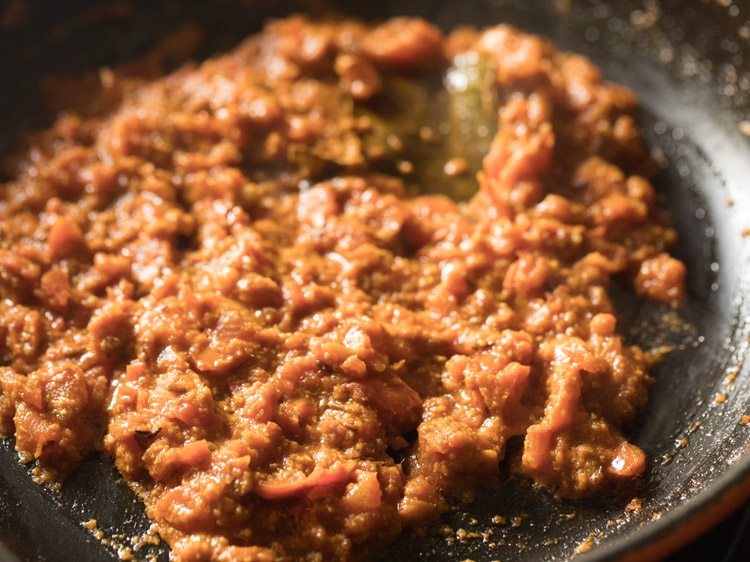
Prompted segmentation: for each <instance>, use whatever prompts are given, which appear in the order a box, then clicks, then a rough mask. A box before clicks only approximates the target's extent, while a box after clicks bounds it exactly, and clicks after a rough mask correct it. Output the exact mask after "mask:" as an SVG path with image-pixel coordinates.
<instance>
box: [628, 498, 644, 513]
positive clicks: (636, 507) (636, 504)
mask: <svg viewBox="0 0 750 562" xmlns="http://www.w3.org/2000/svg"><path fill="white" fill-rule="evenodd" d="M641 509H643V500H641V498H633V499H632V500H630V503H628V505H626V506H625V511H626V512H628V513H630V512H633V511H640V510H641Z"/></svg>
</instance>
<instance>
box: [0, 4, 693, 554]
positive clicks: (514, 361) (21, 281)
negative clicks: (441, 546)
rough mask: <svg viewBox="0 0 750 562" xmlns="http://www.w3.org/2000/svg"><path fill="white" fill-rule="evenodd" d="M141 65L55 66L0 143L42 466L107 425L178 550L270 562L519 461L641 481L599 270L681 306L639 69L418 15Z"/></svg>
mask: <svg viewBox="0 0 750 562" xmlns="http://www.w3.org/2000/svg"><path fill="white" fill-rule="evenodd" d="M172 48H174V45H173V46H172ZM139 68H140V69H141V70H146V71H147V73H151V74H152V73H153V69H154V66H153V59H151V60H150V63H149V64H146V65H145V66H140V67H139V65H137V64H135V65H131V66H130V67H128V68H127V69H126V70H123V71H118V70H109V71H104V72H101V73H99V74H98V75H96V76H93V77H91V76H90V77H86V78H83V79H82V80H81V81H79V82H75V81H70V80H68V81H58V82H51V83H49V84H48V86H47V88H46V91H45V94H46V95H47V96H48V97H49V98H50V100H51V101H56V102H59V101H60V100H61V99H63V98H64V99H65V100H66V102H67V107H65V108H63V110H62V111H61V112H60V113H59V114H58V117H57V119H56V121H55V123H54V124H53V126H52V127H51V128H50V129H48V130H46V131H41V132H38V133H33V134H31V135H30V136H29V137H28V138H27V139H26V141H25V143H24V144H23V145H22V146H21V147H19V149H18V151H17V152H16V153H15V155H14V156H13V157H12V158H11V160H10V161H9V163H8V166H7V168H8V169H9V171H10V175H11V176H12V177H13V178H14V179H13V181H11V182H10V183H8V184H7V185H6V186H5V189H4V191H3V196H2V199H0V228H2V232H3V237H2V240H1V241H0V296H2V299H3V300H2V302H1V303H0V319H1V320H2V322H1V323H0V326H2V329H1V330H0V355H1V356H2V360H3V367H2V368H0V430H2V431H3V432H4V433H6V434H13V435H15V437H16V447H17V449H18V451H19V454H20V455H21V458H22V459H23V460H24V461H26V462H36V463H38V465H39V467H41V468H40V470H41V471H42V472H40V477H41V478H42V479H47V480H52V479H54V478H57V477H58V476H60V475H63V474H64V473H65V472H66V471H69V470H71V469H73V468H74V467H75V466H76V465H77V463H78V462H79V461H80V460H81V459H82V458H84V457H85V456H86V455H88V454H89V453H90V452H92V451H94V450H97V449H100V448H101V449H103V450H104V451H105V453H106V454H108V455H109V456H110V457H111V458H112V459H113V462H114V464H115V466H116V467H117V469H118V470H119V471H120V473H121V474H122V475H123V477H124V478H125V479H126V481H128V483H129V484H130V485H131V486H132V487H133V489H134V490H135V491H136V493H137V494H138V495H139V497H140V498H141V499H142V500H143V502H144V503H145V505H146V510H147V514H148V515H149V517H150V518H151V519H152V520H154V522H155V523H156V525H157V528H158V532H159V534H160V535H161V536H162V537H163V538H164V539H165V540H166V541H167V543H168V544H169V545H170V547H171V548H172V553H173V558H174V559H175V560H178V561H183V562H187V561H198V560H224V559H247V560H254V561H258V562H263V561H266V560H269V561H270V560H278V559H300V558H304V559H305V560H309V561H318V560H349V559H352V558H357V557H359V556H361V555H363V553H365V552H366V550H367V548H368V546H369V545H372V544H382V542H383V541H387V540H391V539H393V538H395V537H396V536H397V535H398V534H399V533H400V532H401V531H402V530H404V529H406V528H421V527H422V526H424V525H425V524H429V523H431V522H434V521H435V520H436V518H438V517H439V516H440V514H442V513H444V512H446V511H447V510H448V506H449V500H450V498H451V497H453V495H454V494H456V493H457V492H460V491H461V490H465V489H466V486H467V485H468V484H470V483H471V482H474V481H476V480H479V479H481V480H486V479H490V480H492V479H496V478H497V477H498V475H499V466H500V465H501V463H505V464H507V465H509V468H510V470H511V472H512V473H514V474H516V475H518V476H520V477H523V478H527V479H529V480H531V481H532V482H534V483H535V485H537V486H540V487H544V488H546V489H549V490H551V491H552V492H553V493H555V494H558V495H559V496H561V497H568V498H577V497H583V496H588V495H592V494H597V493H599V492H602V491H606V490H608V489H610V488H611V487H612V486H615V485H618V484H620V483H627V482H628V481H630V480H632V479H634V478H638V477H639V476H640V475H641V474H642V473H643V471H644V469H645V466H646V458H645V455H644V453H643V451H641V449H639V448H638V447H637V446H635V445H634V444H632V443H630V442H628V440H627V439H626V437H625V435H624V432H625V431H626V429H627V427H628V426H629V424H630V423H631V422H632V421H633V420H634V419H635V417H636V416H637V415H638V414H639V412H640V411H641V409H642V407H643V405H644V404H645V401H646V399H647V394H648V388H649V386H650V384H651V377H650V376H649V374H648V372H649V369H650V367H651V366H652V363H653V357H652V356H651V355H650V354H649V353H646V352H645V351H643V350H641V349H640V348H638V347H637V346H630V345H627V344H626V343H625V342H624V341H623V338H622V336H621V334H620V331H619V327H618V317H617V314H616V311H615V310H614V307H613V305H612V302H611V300H610V297H609V295H608V292H607V289H608V287H609V284H610V280H611V278H612V277H613V276H622V277H625V278H627V279H629V280H630V282H631V283H632V285H633V287H634V289H635V291H636V292H637V294H638V295H639V296H640V297H642V298H646V299H654V300H657V301H660V302H665V303H671V304H677V303H679V302H680V301H681V300H682V299H683V298H684V295H685V286H684V278H685V266H684V265H683V264H682V263H681V262H680V261H678V260H677V259H675V258H673V257H671V256H670V255H669V253H668V250H669V246H670V245H671V244H672V243H673V242H674V241H675V239H676V233H675V231H674V230H673V229H672V228H671V226H670V225H669V222H668V221H667V219H666V218H665V216H664V215H663V214H662V213H661V212H660V210H659V208H658V206H657V203H656V195H655V192H654V189H653V186H652V185H651V183H650V181H649V179H648V177H649V175H650V174H651V173H652V172H654V171H655V169H656V168H655V166H654V165H653V162H652V161H651V159H650V158H649V156H648V151H647V148H646V146H645V144H644V142H643V139H642V135H641V132H640V129H639V128H638V126H637V125H636V122H635V119H634V113H635V111H636V109H637V100H636V99H635V96H634V95H633V93H632V92H630V91H629V90H628V89H627V88H624V87H622V86H618V85H614V84H610V83H607V82H605V81H604V80H603V79H602V76H601V74H600V72H599V71H598V69H597V68H596V67H595V66H594V65H593V64H592V63H591V62H589V61H588V60H587V59H585V58H583V57H581V56H577V55H572V54H566V53H561V52H558V51H557V50H555V49H554V47H553V46H552V45H551V44H549V43H548V42H546V41H544V40H543V39H541V38H538V37H535V36H531V35H527V34H524V33H521V32H519V31H517V30H515V29H513V28H511V27H508V26H502V25H501V26H497V27H494V28H490V29H487V30H481V31H478V30H474V29H469V28H462V29H459V30H457V31H456V32H454V33H452V34H451V35H449V36H444V35H443V34H442V33H441V32H440V31H439V30H438V29H437V28H435V27H433V26H432V25H430V24H428V23H427V22H425V21H423V20H419V19H412V18H397V19H393V20H390V21H388V22H385V23H383V24H380V25H375V26H367V25H365V24H363V23H360V22H356V21H347V20H344V21H339V22H335V23H330V22H328V23H326V22H311V21H308V20H306V19H304V18H302V17H292V18H288V19H285V20H280V21H276V22H273V23H270V24H268V25H267V26H266V28H265V29H264V31H263V32H262V33H261V34H259V35H258V36H255V37H252V38H250V39H248V40H247V41H246V42H245V43H243V44H242V45H240V46H239V47H238V48H237V49H236V50H234V51H233V52H231V53H229V54H226V55H224V56H220V57H217V58H214V59H211V60H209V61H206V62H204V63H203V64H200V65H194V66H186V67H183V68H181V69H179V70H177V71H176V72H174V73H173V74H170V75H167V76H165V77H163V78H158V79H154V77H153V76H149V77H148V78H143V77H141V76H139V75H138V70H139ZM443 76H445V77H446V82H445V83H444V82H442V77H443ZM436 80H437V82H438V89H439V95H438V94H435V91H434V90H430V87H428V86H426V85H425V84H434V83H435V81H436ZM56 88H58V89H60V91H59V92H58V91H56ZM57 94H59V95H57ZM63 94H64V95H63ZM433 98H434V103H433V102H432V101H429V100H432V99H433ZM488 116H489V118H488ZM480 123H481V125H480ZM446 124H447V126H444V125H446ZM465 124H468V128H467V127H464V129H467V130H462V125H465ZM480 126H481V127H484V129H483V133H482V134H479V131H480ZM435 131H437V133H435ZM490 131H491V133H490ZM495 131H497V132H495ZM477 146H480V147H482V152H481V153H479V152H478V151H477ZM446 149H449V150H454V153H453V154H450V157H451V158H455V159H456V160H451V159H450V158H449V159H448V160H446V159H445V154H444V151H445V150H446ZM438 153H439V155H440V159H438V160H437V161H436V162H433V164H436V166H435V167H434V169H433V168H430V166H428V160H427V159H426V158H425V155H429V154H433V155H434V154H438ZM446 162H448V163H451V162H452V165H451V166H447V164H446ZM446 167H447V168H448V169H447V170H446V169H445V168H446ZM469 171H471V173H469ZM472 186H473V187H474V189H473V190H474V191H477V193H476V194H474V195H471V194H470V193H467V189H468V188H471V187H472ZM439 187H445V189H447V190H448V193H450V195H452V196H453V198H449V197H446V196H444V195H440V194H437V193H436V191H440V189H438V188H439ZM454 187H455V188H456V189H455V191H454V190H453V188H454ZM459 188H460V189H459ZM418 192H422V193H429V194H427V195H425V194H422V195H420V194H418ZM456 199H461V200H463V199H466V201H465V202H458V201H456ZM514 438H515V439H517V440H518V441H519V444H520V445H521V450H520V454H518V455H515V456H512V455H511V456H510V457H511V458H508V459H506V458H505V456H506V444H507V443H508V441H509V440H510V439H514ZM498 493H502V490H500V491H499V492H498ZM524 519H525V517H524V516H523V515H519V516H515V517H511V518H510V523H511V527H519V526H521V525H522V524H523V521H524ZM468 527H469V528H468V529H466V528H459V529H458V530H457V531H456V532H455V539H454V540H459V541H462V540H468V539H471V538H477V539H481V540H485V537H487V538H488V537H490V535H487V534H486V533H482V532H479V531H477V530H476V529H473V528H472V527H473V525H472V524H471V523H470V522H469V525H468ZM92 529H94V530H95V529H96V524H95V522H94V524H93V527H92ZM474 535H476V536H474ZM591 541H593V537H592V538H591ZM591 544H593V542H591ZM121 546H122V548H121V549H120V551H121V554H122V556H124V557H127V556H131V555H132V547H131V546H128V545H125V544H124V543H123V544H122V545H121ZM589 547H590V545H589ZM118 548H119V547H118ZM580 548H585V546H583V545H582V546H581V547H579V549H580Z"/></svg>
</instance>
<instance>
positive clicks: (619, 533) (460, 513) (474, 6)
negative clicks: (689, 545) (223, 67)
mask: <svg viewBox="0 0 750 562" xmlns="http://www.w3.org/2000/svg"><path fill="white" fill-rule="evenodd" d="M10 3H14V4H16V6H13V7H12V10H15V12H14V11H12V10H10V14H11V16H12V17H4V18H2V19H1V20H0V108H1V109H0V152H6V151H7V150H8V148H9V147H10V146H12V144H13V142H14V141H15V140H16V139H18V137H19V136H20V135H21V134H23V132H25V131H27V130H29V129H32V128H34V127H39V126H43V125H44V124H45V119H48V117H45V116H44V114H43V113H42V112H41V110H40V109H39V107H38V97H37V91H38V81H39V79H40V78H42V77H44V76H47V75H49V74H57V75H59V74H76V73H79V72H81V71H84V70H86V69H92V68H96V67H98V66H101V65H105V64H113V63H116V62H118V61H124V60H128V59H129V58H133V57H134V56H137V55H138V54H140V53H142V52H143V51H145V50H146V49H147V48H148V47H149V46H151V45H152V44H153V43H154V42H155V41H156V40H157V39H158V38H159V37H161V36H163V34H164V33H165V32H168V31H169V30H174V29H178V28H179V27H181V26H184V25H185V24H199V25H200V26H202V28H203V29H204V30H205V40H204V42H203V46H202V52H201V53H200V56H207V55H210V54H211V53H213V52H217V51H220V50H224V49H228V48H231V47H232V46H233V45H234V44H235V43H237V42H238V41H239V40H240V39H241V38H243V37H244V36H246V35H248V34H250V33H253V32H255V31H257V30H258V29H259V28H260V27H261V26H262V24H263V22H264V21H265V20H266V19H267V18H268V17H276V16H283V15H285V14H288V13H290V12H292V11H313V12H314V11H320V10H321V9H323V10H325V9H329V8H330V5H331V4H335V7H336V8H337V9H338V10H340V11H342V12H344V13H351V14H354V15H357V16H362V17H367V18H384V17H388V16H392V15H402V14H415V15H420V16H423V17H426V18H427V19H429V20H431V21H433V22H435V23H436V24H438V25H439V26H441V27H443V28H445V29H450V28H452V27H455V26H456V25H459V24H462V23H470V24H475V25H478V26H480V27H485V26H488V25H493V24H496V23H501V22H506V23H511V24H513V25H516V26H518V27H520V28H522V29H524V30H527V31H530V32H533V33H538V34H541V35H544V36H546V37H548V38H550V39H551V40H553V41H554V42H555V43H556V44H557V45H558V46H559V47H560V48H563V49H566V50H571V51H577V52H580V53H582V54H585V55H587V56H588V57H590V58H591V59H593V61H594V62H595V63H596V64H597V65H599V66H600V67H601V68H602V69H603V71H604V74H605V75H606V76H607V77H608V78H609V79H611V80H614V81H617V82H621V83H624V84H626V85H628V86H629V87H631V88H633V89H634V90H635V91H636V92H637V94H638V96H639V97H640V99H641V102H642V105H643V112H642V115H641V125H642V126H643V128H644V131H645V134H646V137H647V140H648V142H649V144H650V146H651V147H652V148H653V151H654V155H655V157H656V159H657V161H659V162H661V163H662V164H663V170H662V172H661V173H660V174H659V176H658V177H657V179H656V181H655V185H656V187H657V189H658V191H659V193H660V194H661V195H662V196H663V199H664V201H663V205H664V206H665V207H666V208H667V209H668V210H669V211H670V213H671V215H672V220H673V222H674V224H675V226H676V227H677V229H678V231H679V233H680V242H679V244H678V246H677V248H676V249H675V250H674V253H675V254H676V255H677V256H678V257H679V258H680V259H682V260H684V261H685V262H686V263H687V265H688V270H689V289H690V300H689V303H688V304H687V305H686V306H685V307H683V308H682V309H680V310H671V309H668V308H663V307H660V306H658V305H655V304H649V303H643V302H640V301H638V300H636V299H635V298H634V297H633V296H632V295H631V294H630V293H629V292H628V290H627V289H625V288H622V289H621V290H618V289H617V288H615V289H614V290H615V291H617V296H616V300H617V302H618V304H619V306H620V308H621V310H622V314H623V315H624V316H625V317H626V318H627V321H628V324H629V326H630V337H631V339H632V341H633V342H635V343H639V344H640V345H642V346H644V347H646V348H650V347H654V346H657V345H662V344H670V345H673V346H674V348H675V351H674V352H672V353H671V354H669V355H668V356H667V357H666V358H665V359H664V360H663V361H662V362H661V363H660V364H659V365H658V367H657V368H656V369H655V373H654V374H655V376H656V379H657V382H656V384H655V386H654V388H653V390H652V393H651V398H650V401H649V404H648V408H647V410H646V411H645V412H644V413H643V415H642V417H641V419H640V420H639V423H638V425H637V426H636V427H634V428H633V430H632V437H633V439H634V440H635V442H636V443H637V444H638V445H640V446H641V447H642V448H643V449H644V450H645V451H646V453H647V454H648V457H649V459H650V467H649V470H648V474H647V476H646V477H645V478H644V479H643V480H642V481H641V482H638V483H636V484H634V485H633V487H632V489H630V490H628V491H627V493H625V494H624V495H623V494H616V495H615V494H613V495H611V496H607V497H599V498H595V499H593V500H589V501H586V502H560V501H559V500H556V499H554V498H552V497H551V496H549V495H546V494H544V493H542V492H539V491H535V490H533V489H532V488H531V487H529V486H528V485H527V484H526V483H524V482H519V481H516V480H508V481H507V482H503V483H502V484H501V485H500V486H494V487H491V488H490V487H487V488H483V489H480V490H479V492H478V494H477V498H476V501H474V502H473V503H471V504H468V505H461V506H459V507H458V508H457V509H456V510H455V511H452V512H451V513H449V514H448V515H447V516H446V517H445V521H444V525H443V526H442V528H441V527H438V528H437V529H436V530H435V531H433V532H428V533H426V534H423V535H419V536H417V535H414V534H411V533H408V532H407V533H405V534H404V535H403V536H402V537H401V538H400V539H399V540H398V541H396V542H395V543H394V544H392V545H384V546H383V547H382V548H381V549H377V550H376V551H375V552H374V557H375V558H376V559H378V560H389V559H396V560H415V561H418V560H446V561H449V560H455V561H460V560H466V559H472V560H477V561H484V560H487V561H490V560H503V561H510V560H514V561H532V560H533V561H541V560H545V561H552V560H567V559H569V558H571V557H576V558H577V559H578V558H580V559H581V560H582V561H586V562H589V561H593V560H620V559H629V560H648V559H657V558H660V557H663V556H665V555H666V554H668V553H669V552H670V551H672V550H674V549H675V548H677V547H678V546H680V545H681V544H683V543H684V542H686V541H688V540H690V539H691V538H693V537H694V536H696V535H697V534H699V533H701V532H702V531H704V530H705V529H706V528H708V527H709V526H710V525H712V524H713V523H715V522H717V521H718V520H719V519H720V518H721V517H723V516H724V515H726V514H727V513H729V512H730V511H731V510H732V509H733V508H735V507H737V506H738V505H739V504H740V503H741V502H743V501H745V500H746V499H747V498H748V497H750V424H748V423H743V420H742V418H743V416H745V415H750V362H748V361H747V359H748V358H749V357H750V351H749V349H748V348H749V346H750V342H749V340H748V336H749V335H750V324H749V323H748V319H749V318H750V230H747V229H750V121H745V120H750V4H748V3H747V2H746V1H745V0H741V1H738V2H736V3H735V4H732V2H731V1H730V0H716V1H709V0H703V1H698V0H695V1H690V0H661V1H656V0H645V1H644V0H617V1H616V2H615V1H613V2H596V1H593V0H580V1H576V0H570V1H569V0H557V1H552V0H549V1H542V0H538V1H535V0H527V1H524V0H494V1H493V0H490V1H485V0H476V1H472V0H463V1H460V2H456V1H447V0H446V1H438V0H422V1H419V0H379V1H377V2H367V3H364V2H338V3H336V2H333V3H331V2H327V3H322V2H310V3H305V4H302V3H296V2H290V1H283V0H282V1H278V0H277V1H275V2H270V1H268V2H263V1H254V2H253V1H245V2H242V1H239V0H234V1H233V0H223V1H215V2H212V1H206V0H204V1H200V0H194V1H188V0H185V1H179V2H178V1H164V2H156V1H144V2H138V1H133V2H130V3H124V2H121V1H118V2H95V1H89V2H84V1H70V0H58V1H56V2H48V1H47V2H44V1H41V0H39V1H34V0H29V1H27V2H24V3H22V4H21V3H18V2H5V3H3V2H0V8H2V9H1V10H0V13H4V14H5V15H6V16H7V14H8V13H9V9H6V8H8V4H10ZM321 4H325V6H324V7H323V8H321ZM19 6H20V8H19ZM19 10H20V11H19ZM175 62H179V61H175ZM743 131H744V133H743ZM743 231H744V234H745V235H744V236H743ZM730 379H733V382H730ZM718 395H721V396H720V397H719V399H718V400H717V396H718ZM722 397H724V398H725V399H724V400H723V401H722ZM634 498H636V499H637V501H636V502H633V501H632V500H633V499H634ZM638 504H639V505H640V509H632V508H633V507H636V506H637V505H638ZM626 508H627V509H626ZM495 516H502V517H503V518H505V519H506V520H507V523H506V524H504V525H499V524H497V521H500V519H498V518H496V517H495ZM90 519H96V520H97V524H98V525H97V528H98V529H100V530H101V531H102V533H103V537H104V541H103V542H102V541H100V540H99V539H97V538H95V537H94V536H93V535H92V533H91V532H90V531H89V530H87V529H85V528H84V527H83V526H82V525H81V524H82V523H83V522H85V521H88V520H90ZM493 519H494V521H495V522H493ZM148 527H149V522H148V520H147V519H146V518H145V516H144V514H143V509H142V507H141V505H140V504H139V503H138V501H137V500H136V499H135V496H134V495H133V494H132V492H130V490H129V489H128V488H127V486H126V485H125V484H124V483H123V482H122V481H121V480H120V479H119V478H118V476H117V473H116V472H115V471H114V469H113V468H112V467H111V465H110V463H109V462H108V461H107V460H105V459H103V458H101V457H98V456H94V457H92V458H90V459H88V460H86V461H85V462H84V463H83V464H82V465H81V466H80V468H79V469H77V470H76V471H75V472H73V473H72V474H71V475H70V476H69V477H68V479H67V480H66V481H65V483H64V484H63V485H62V487H61V488H60V489H59V490H53V489H50V488H42V487H39V486H37V485H35V484H34V483H33V482H32V480H31V477H30V474H29V470H28V469H27V468H26V467H24V466H22V465H20V464H19V463H18V461H17V458H16V455H15V452H14V449H13V442H12V440H7V439H6V440H0V560H9V561H10V560H13V561H15V560H24V561H25V560H49V561H55V562H67V561H74V562H80V561H85V560H86V561H87V560H97V561H98V560H118V559H119V558H118V555H119V554H123V553H125V552H126V551H125V548H126V547H132V544H131V540H130V538H131V537H132V536H134V535H139V534H142V533H144V532H145V531H146V530H147V529H148ZM581 545H583V547H582V546H581ZM589 546H590V547H591V548H590V550H589V551H588V552H583V551H585V550H587V548H588V547H589ZM147 555H150V556H153V557H155V558H156V559H158V560H167V559H168V556H169V554H168V549H167V548H166V547H165V546H163V545H159V546H148V547H145V548H143V549H141V550H139V551H138V552H137V553H136V557H137V558H144V559H145V558H146V556H147ZM749 559H750V554H749Z"/></svg>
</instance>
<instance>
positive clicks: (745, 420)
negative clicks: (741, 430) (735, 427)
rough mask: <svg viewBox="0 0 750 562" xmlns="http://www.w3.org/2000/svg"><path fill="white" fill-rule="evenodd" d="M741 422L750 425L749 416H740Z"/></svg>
mask: <svg viewBox="0 0 750 562" xmlns="http://www.w3.org/2000/svg"><path fill="white" fill-rule="evenodd" d="M741 421H742V423H744V424H745V425H747V424H749V423H750V416H748V415H745V416H742V420H741Z"/></svg>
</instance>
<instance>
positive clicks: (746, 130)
mask: <svg viewBox="0 0 750 562" xmlns="http://www.w3.org/2000/svg"><path fill="white" fill-rule="evenodd" d="M737 128H738V129H739V130H740V133H742V134H743V135H745V136H746V137H750V121H740V124H739V125H738V126H737Z"/></svg>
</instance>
